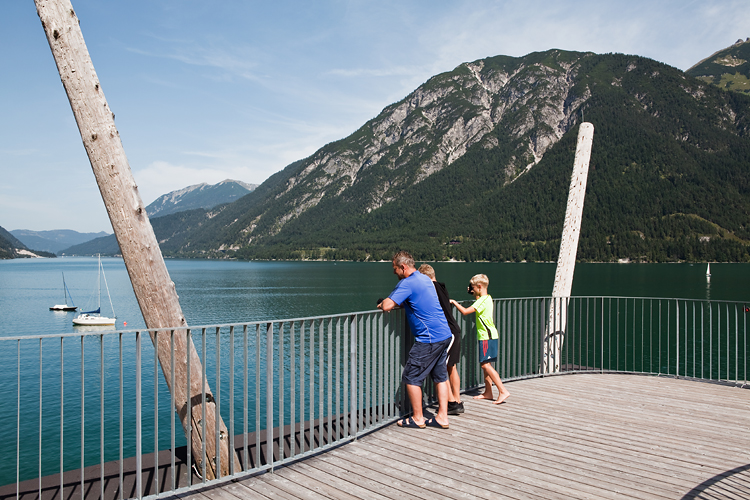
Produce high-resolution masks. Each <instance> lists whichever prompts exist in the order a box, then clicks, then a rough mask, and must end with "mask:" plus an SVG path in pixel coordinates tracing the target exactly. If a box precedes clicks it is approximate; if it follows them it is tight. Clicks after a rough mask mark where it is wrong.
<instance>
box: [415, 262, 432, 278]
mask: <svg viewBox="0 0 750 500" xmlns="http://www.w3.org/2000/svg"><path fill="white" fill-rule="evenodd" d="M418 271H419V272H420V273H422V274H424V275H425V276H427V277H428V278H430V279H431V280H434V279H435V269H433V267H432V266H431V265H429V264H422V265H421V266H419V269H418Z"/></svg>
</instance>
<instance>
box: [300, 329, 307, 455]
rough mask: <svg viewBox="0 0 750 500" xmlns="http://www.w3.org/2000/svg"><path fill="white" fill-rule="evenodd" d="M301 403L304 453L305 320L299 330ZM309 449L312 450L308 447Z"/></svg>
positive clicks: (303, 450) (301, 434) (301, 439)
mask: <svg viewBox="0 0 750 500" xmlns="http://www.w3.org/2000/svg"><path fill="white" fill-rule="evenodd" d="M299 350H300V353H299V391H300V393H299V401H300V410H299V411H300V417H299V425H300V444H299V452H300V453H304V452H305V421H306V420H307V418H306V417H305V409H306V408H308V405H306V404H305V360H306V359H308V357H309V356H308V355H307V354H306V352H305V321H304V320H303V321H302V322H301V323H300V329H299ZM308 449H310V448H309V447H308Z"/></svg>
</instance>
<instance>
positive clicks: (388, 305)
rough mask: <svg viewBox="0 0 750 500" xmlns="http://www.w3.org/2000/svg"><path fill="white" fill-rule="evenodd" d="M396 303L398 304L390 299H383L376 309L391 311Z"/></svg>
mask: <svg viewBox="0 0 750 500" xmlns="http://www.w3.org/2000/svg"><path fill="white" fill-rule="evenodd" d="M397 305H398V304H396V303H395V302H394V301H393V300H391V299H383V301H382V302H381V303H380V304H378V309H381V310H382V311H383V312H388V311H392V310H393V309H395V308H396V306H397Z"/></svg>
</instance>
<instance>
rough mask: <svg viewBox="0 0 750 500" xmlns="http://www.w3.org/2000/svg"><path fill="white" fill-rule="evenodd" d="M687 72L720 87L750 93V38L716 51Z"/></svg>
mask: <svg viewBox="0 0 750 500" xmlns="http://www.w3.org/2000/svg"><path fill="white" fill-rule="evenodd" d="M686 73H687V74H688V75H690V76H694V77H696V78H700V79H701V80H704V81H706V82H708V83H711V84H713V85H716V86H717V87H719V88H722V89H725V90H732V91H734V92H741V93H743V94H748V95H750V38H747V39H745V40H744V41H743V40H742V39H739V40H737V42H735V44H734V45H732V46H730V47H727V48H725V49H722V50H720V51H718V52H715V53H714V54H712V55H711V56H710V57H707V58H706V59H704V60H702V61H701V62H699V63H698V64H696V65H695V66H693V67H692V68H690V69H688V70H687V71H686Z"/></svg>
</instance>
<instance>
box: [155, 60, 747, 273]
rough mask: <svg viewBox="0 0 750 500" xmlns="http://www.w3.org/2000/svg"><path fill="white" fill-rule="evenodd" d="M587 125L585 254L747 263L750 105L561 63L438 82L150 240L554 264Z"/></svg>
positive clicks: (271, 250)
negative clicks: (590, 136)
mask: <svg viewBox="0 0 750 500" xmlns="http://www.w3.org/2000/svg"><path fill="white" fill-rule="evenodd" d="M583 119H585V121H588V122H591V123H593V124H594V126H595V128H596V131H595V134H594V144H593V151H592V157H591V167H590V172H589V181H588V188H587V195H586V202H585V208H584V212H583V222H582V230H581V239H580V243H579V252H578V257H579V259H581V260H590V261H616V260H617V259H633V260H640V261H650V262H653V261H675V260H687V261H699V260H700V261H705V260H713V261H749V260H750V254H749V253H748V245H749V244H750V97H748V96H745V95H742V94H741V93H736V92H724V91H722V90H720V89H718V88H716V87H715V86H712V85H709V84H707V83H706V82H705V81H702V80H700V79H696V78H693V77H691V76H689V75H686V74H685V73H683V72H681V71H679V70H678V69H676V68H673V67H670V66H667V65H665V64H662V63H659V62H656V61H653V60H650V59H647V58H643V57H639V56H633V55H623V54H594V53H590V52H587V53H581V52H567V51H562V50H548V51H546V52H537V53H532V54H528V55H526V56H523V57H507V56H496V57H489V58H486V59H480V60H477V61H473V62H469V63H464V64H461V65H459V66H458V67H456V68H455V69H454V70H452V71H450V72H446V73H442V74H439V75H436V76H434V77H432V78H430V79H429V80H428V81H427V82H425V83H424V84H423V85H421V86H420V87H419V88H417V89H416V90H415V91H413V92H412V93H411V94H409V95H408V96H406V97H405V98H404V99H403V100H401V101H399V102H397V103H394V104H392V105H390V106H387V107H386V108H385V109H384V110H383V111H382V112H381V113H380V114H379V115H378V116H377V117H375V118H373V119H372V120H370V121H368V122H367V123H365V124H364V125H363V126H362V127H361V128H360V129H359V130H357V131H356V132H354V133H353V134H352V135H350V136H349V137H347V138H344V139H342V140H340V141H336V142H333V143H330V144H327V145H325V146H324V147H322V148H321V149H320V150H318V151H317V152H316V153H314V154H313V155H311V156H310V157H308V158H305V159H302V160H299V161H297V162H295V163H292V164H291V165H289V166H287V167H286V168H285V169H283V170H282V171H280V172H277V173H276V174H274V175H273V176H271V177H270V178H269V179H268V180H266V181H265V182H264V183H263V184H261V185H260V186H258V187H257V188H256V189H255V190H254V191H253V192H251V193H249V194H247V195H246V196H244V197H242V198H240V199H238V200H237V201H235V202H233V203H230V204H226V205H221V206H217V207H214V208H212V209H208V210H206V209H200V210H195V211H191V212H182V213H181V214H173V215H168V216H166V217H160V218H155V219H153V221H152V223H153V226H154V231H155V232H156V235H157V238H158V240H159V244H160V246H161V249H162V252H163V253H164V254H165V255H167V256H176V257H177V256H178V257H196V258H241V259H288V258H296V259H299V258H303V259H309V258H313V259H315V258H325V259H352V260H381V259H389V258H390V257H391V255H392V254H393V252H394V251H395V250H397V249H402V248H403V249H408V250H410V251H411V252H412V253H413V254H414V256H415V257H416V258H417V259H420V260H443V259H449V258H455V259H458V260H492V261H505V260H511V261H520V260H533V261H551V260H554V259H556V258H557V252H558V249H559V244H560V236H561V233H562V225H563V219H564V215H565V205H566V201H567V194H568V193H567V191H568V186H569V183H570V175H571V171H572V166H573V158H574V154H575V144H576V136H577V131H578V124H579V123H580V122H581V121H582V120H583ZM177 216H179V217H177Z"/></svg>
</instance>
